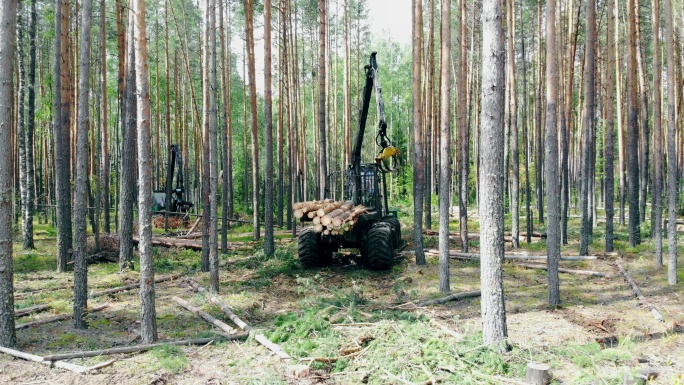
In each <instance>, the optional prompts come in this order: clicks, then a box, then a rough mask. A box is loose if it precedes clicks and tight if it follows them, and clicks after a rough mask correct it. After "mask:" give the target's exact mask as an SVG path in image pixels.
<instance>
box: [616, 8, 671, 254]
mask: <svg viewBox="0 0 684 385" xmlns="http://www.w3.org/2000/svg"><path fill="white" fill-rule="evenodd" d="M613 1H614V0H608V2H607V4H606V10H607V13H608V26H607V28H606V54H605V55H606V65H605V75H604V76H605V83H606V84H605V89H606V97H605V100H606V103H605V110H606V122H605V132H604V134H603V135H604V138H605V140H604V141H605V162H604V167H605V175H606V203H605V208H606V252H611V251H613V240H614V235H613V222H614V216H615V214H614V205H615V191H614V186H615V143H614V140H615V139H614V135H615V112H614V107H613V106H614V104H615V96H614V91H615V77H614V75H615V71H614V69H615V40H614V39H613V34H614V29H615V14H614V12H613V8H614V5H613V4H614V3H613ZM655 1H656V2H657V1H658V0H655ZM661 156H662V155H661ZM661 246H662V244H661Z"/></svg>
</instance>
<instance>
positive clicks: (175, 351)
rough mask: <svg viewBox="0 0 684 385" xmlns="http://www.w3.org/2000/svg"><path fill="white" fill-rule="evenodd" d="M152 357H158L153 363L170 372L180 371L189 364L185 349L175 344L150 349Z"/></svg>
mask: <svg viewBox="0 0 684 385" xmlns="http://www.w3.org/2000/svg"><path fill="white" fill-rule="evenodd" d="M150 354H151V355H152V357H154V358H155V359H156V362H155V363H154V364H153V365H154V366H157V367H159V368H161V369H164V370H165V371H167V372H170V373H174V374H175V373H179V372H181V371H183V370H184V369H185V368H186V367H187V366H188V359H187V357H186V356H185V354H184V353H183V351H182V350H181V349H180V348H179V347H178V346H175V345H163V346H160V347H158V348H154V349H152V350H150Z"/></svg>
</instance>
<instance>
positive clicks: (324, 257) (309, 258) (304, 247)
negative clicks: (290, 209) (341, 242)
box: [298, 228, 332, 268]
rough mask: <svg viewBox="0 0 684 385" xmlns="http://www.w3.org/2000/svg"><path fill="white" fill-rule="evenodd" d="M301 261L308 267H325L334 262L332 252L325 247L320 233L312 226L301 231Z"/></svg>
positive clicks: (299, 245)
mask: <svg viewBox="0 0 684 385" xmlns="http://www.w3.org/2000/svg"><path fill="white" fill-rule="evenodd" d="M298 252H299V262H300V263H301V264H302V266H304V267H306V268H311V267H325V266H328V265H330V264H331V263H332V253H331V252H330V251H327V250H325V249H324V247H323V245H322V242H321V236H320V234H318V233H316V232H315V231H313V229H311V228H307V229H304V230H302V232H301V233H299V244H298Z"/></svg>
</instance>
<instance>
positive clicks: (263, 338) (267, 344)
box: [254, 334, 292, 362]
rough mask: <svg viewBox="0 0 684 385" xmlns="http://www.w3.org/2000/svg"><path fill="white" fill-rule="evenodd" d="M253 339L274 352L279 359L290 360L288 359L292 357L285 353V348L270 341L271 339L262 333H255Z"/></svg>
mask: <svg viewBox="0 0 684 385" xmlns="http://www.w3.org/2000/svg"><path fill="white" fill-rule="evenodd" d="M254 339H255V340H256V341H257V342H258V343H260V344H262V345H264V346H265V347H266V348H267V349H268V350H270V351H272V352H273V353H275V355H276V356H278V357H280V359H281V360H283V361H286V362H287V361H290V360H291V359H292V357H290V355H289V354H287V352H285V350H283V348H281V347H280V345H278V344H274V343H273V342H271V340H269V339H268V338H267V337H266V336H265V335H263V334H257V335H255V336H254Z"/></svg>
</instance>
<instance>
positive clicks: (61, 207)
mask: <svg viewBox="0 0 684 385" xmlns="http://www.w3.org/2000/svg"><path fill="white" fill-rule="evenodd" d="M55 15H56V16H55V68H54V69H55V76H54V89H55V100H54V118H55V123H54V124H55V135H54V137H55V193H56V200H57V222H58V224H57V270H58V271H59V272H65V271H66V267H67V261H68V260H69V256H70V254H71V248H72V242H73V238H72V233H71V231H72V229H71V228H72V226H71V166H70V154H71V152H70V150H69V143H70V139H69V138H70V136H71V135H70V128H69V122H70V121H71V119H70V118H69V116H70V110H69V96H68V94H69V90H70V86H69V84H68V82H66V79H67V73H68V72H69V0H56V6H55ZM6 68H8V67H6Z"/></svg>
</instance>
